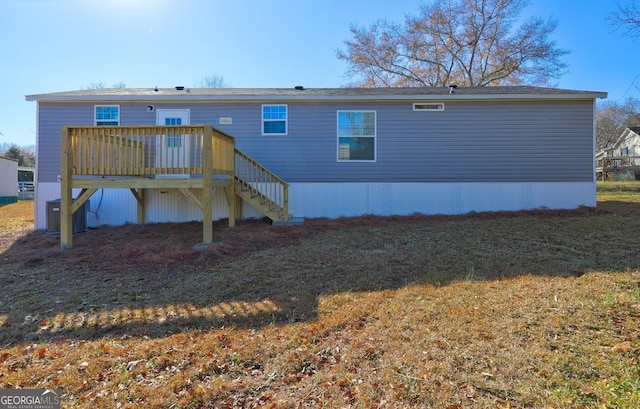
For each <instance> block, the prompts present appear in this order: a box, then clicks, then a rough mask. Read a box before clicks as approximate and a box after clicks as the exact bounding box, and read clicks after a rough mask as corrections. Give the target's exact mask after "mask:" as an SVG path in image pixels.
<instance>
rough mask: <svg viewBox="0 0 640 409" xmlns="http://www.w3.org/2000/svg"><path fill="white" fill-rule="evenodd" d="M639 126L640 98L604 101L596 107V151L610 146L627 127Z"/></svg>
mask: <svg viewBox="0 0 640 409" xmlns="http://www.w3.org/2000/svg"><path fill="white" fill-rule="evenodd" d="M633 126H640V100H638V99H634V98H628V99H627V100H625V101H624V102H616V101H606V102H603V103H602V104H599V105H598V107H597V109H596V151H599V150H602V149H604V148H608V147H611V146H612V145H613V144H614V143H615V142H616V141H617V140H618V138H619V137H620V135H622V132H623V131H624V130H625V128H627V127H633Z"/></svg>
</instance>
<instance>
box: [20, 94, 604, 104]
mask: <svg viewBox="0 0 640 409" xmlns="http://www.w3.org/2000/svg"><path fill="white" fill-rule="evenodd" d="M606 97H607V93H606V92H580V93H558V94H470V95H469V94H467V95H461V94H447V95H435V94H433V95H272V96H269V95H196V94H181V95H175V94H172V95H58V94H36V95H27V96H26V97H25V98H26V100H27V101H42V102H76V101H77V102H104V101H140V102H147V101H171V102H259V101H314V102H318V101H319V102H332V101H468V100H474V101H481V100H503V101H505V100H591V99H596V98H606Z"/></svg>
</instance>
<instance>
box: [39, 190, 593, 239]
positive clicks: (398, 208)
mask: <svg viewBox="0 0 640 409" xmlns="http://www.w3.org/2000/svg"><path fill="white" fill-rule="evenodd" d="M289 189H290V190H289V211H290V213H291V214H292V215H293V216H296V217H329V218H336V217H341V216H360V215H365V214H373V215H381V216H389V215H410V214H413V213H423V214H464V213H469V212H486V211H503V210H506V211H516V210H525V209H537V208H549V209H575V208H578V207H580V206H588V207H595V205H596V187H595V183H594V182H554V183H551V182H522V183H292V184H291V185H290V188H289ZM77 193H78V192H77V191H74V196H75V195H76V194H77ZM58 198H60V184H59V183H38V184H37V188H36V211H35V224H36V228H37V229H44V228H46V202H47V201H50V200H55V199H58ZM90 200H91V202H90V209H89V210H90V211H89V214H88V217H87V225H88V226H90V227H95V226H99V225H103V224H109V225H120V224H124V223H135V222H136V201H135V199H134V198H133V196H132V195H131V192H129V190H127V189H104V190H98V192H96V193H95V194H94V195H93V196H92V197H91V199H90ZM146 212H147V222H149V223H162V222H186V221H194V220H198V221H199V220H202V215H201V213H200V210H199V209H198V208H197V207H196V206H195V205H194V204H193V203H191V201H189V200H188V199H187V198H186V197H185V196H184V195H182V193H180V192H179V191H177V190H175V189H167V190H166V191H160V190H156V189H150V190H149V194H148V196H147V209H146ZM243 216H244V217H247V218H248V217H261V216H262V215H261V214H260V213H259V212H257V211H256V210H254V209H253V208H251V207H249V206H248V205H247V204H246V203H245V204H244V206H243ZM226 217H228V205H227V199H226V197H225V194H224V190H223V189H217V190H216V192H215V195H214V210H213V218H214V220H219V219H222V218H226Z"/></svg>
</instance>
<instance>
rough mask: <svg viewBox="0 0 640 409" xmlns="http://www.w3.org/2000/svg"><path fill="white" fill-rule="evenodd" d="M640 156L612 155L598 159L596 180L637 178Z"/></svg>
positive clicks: (639, 171)
mask: <svg viewBox="0 0 640 409" xmlns="http://www.w3.org/2000/svg"><path fill="white" fill-rule="evenodd" d="M638 175H640V156H611V157H604V158H598V159H596V180H637V179H638Z"/></svg>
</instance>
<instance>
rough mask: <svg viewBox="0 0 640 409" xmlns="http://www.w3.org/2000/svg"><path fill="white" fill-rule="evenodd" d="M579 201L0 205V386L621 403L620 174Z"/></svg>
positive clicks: (161, 394)
mask: <svg viewBox="0 0 640 409" xmlns="http://www.w3.org/2000/svg"><path fill="white" fill-rule="evenodd" d="M599 189H600V191H599V202H598V208H597V209H580V210H576V211H532V212H519V213H490V214H471V215H466V216H456V217H448V216H434V217H426V216H421V215H415V216H411V217H393V218H383V217H362V218H349V219H338V220H326V219H313V220H307V221H305V224H304V225H302V226H291V227H285V226H270V225H268V224H266V223H264V222H263V221H259V220H253V221H245V222H241V223H239V224H238V225H237V226H236V227H234V228H231V229H230V228H228V227H226V225H225V223H224V222H220V223H217V224H216V226H215V227H214V243H213V244H212V245H210V246H208V247H202V246H198V242H199V239H200V238H201V227H202V226H201V224H200V223H185V224H154V225H144V226H137V225H127V226H121V227H100V228H98V229H95V230H92V231H89V232H87V233H81V234H77V235H76V236H75V237H74V247H73V248H72V249H69V250H66V251H62V250H60V249H59V238H58V237H54V236H46V235H45V234H44V233H43V232H42V231H33V230H32V229H31V224H32V222H33V219H32V208H31V206H32V203H30V202H19V203H18V204H12V205H8V206H4V207H0V388H57V389H60V391H61V394H62V405H63V407H65V408H94V407H104V408H112V407H113V408H138V407H139V408H303V407H304V408H318V407H327V408H431V407H433V408H448V409H454V408H591V407H596V408H638V407H640V365H639V362H638V360H639V358H640V251H639V249H640V185H638V184H624V185H622V184H616V185H614V184H601V185H599Z"/></svg>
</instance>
